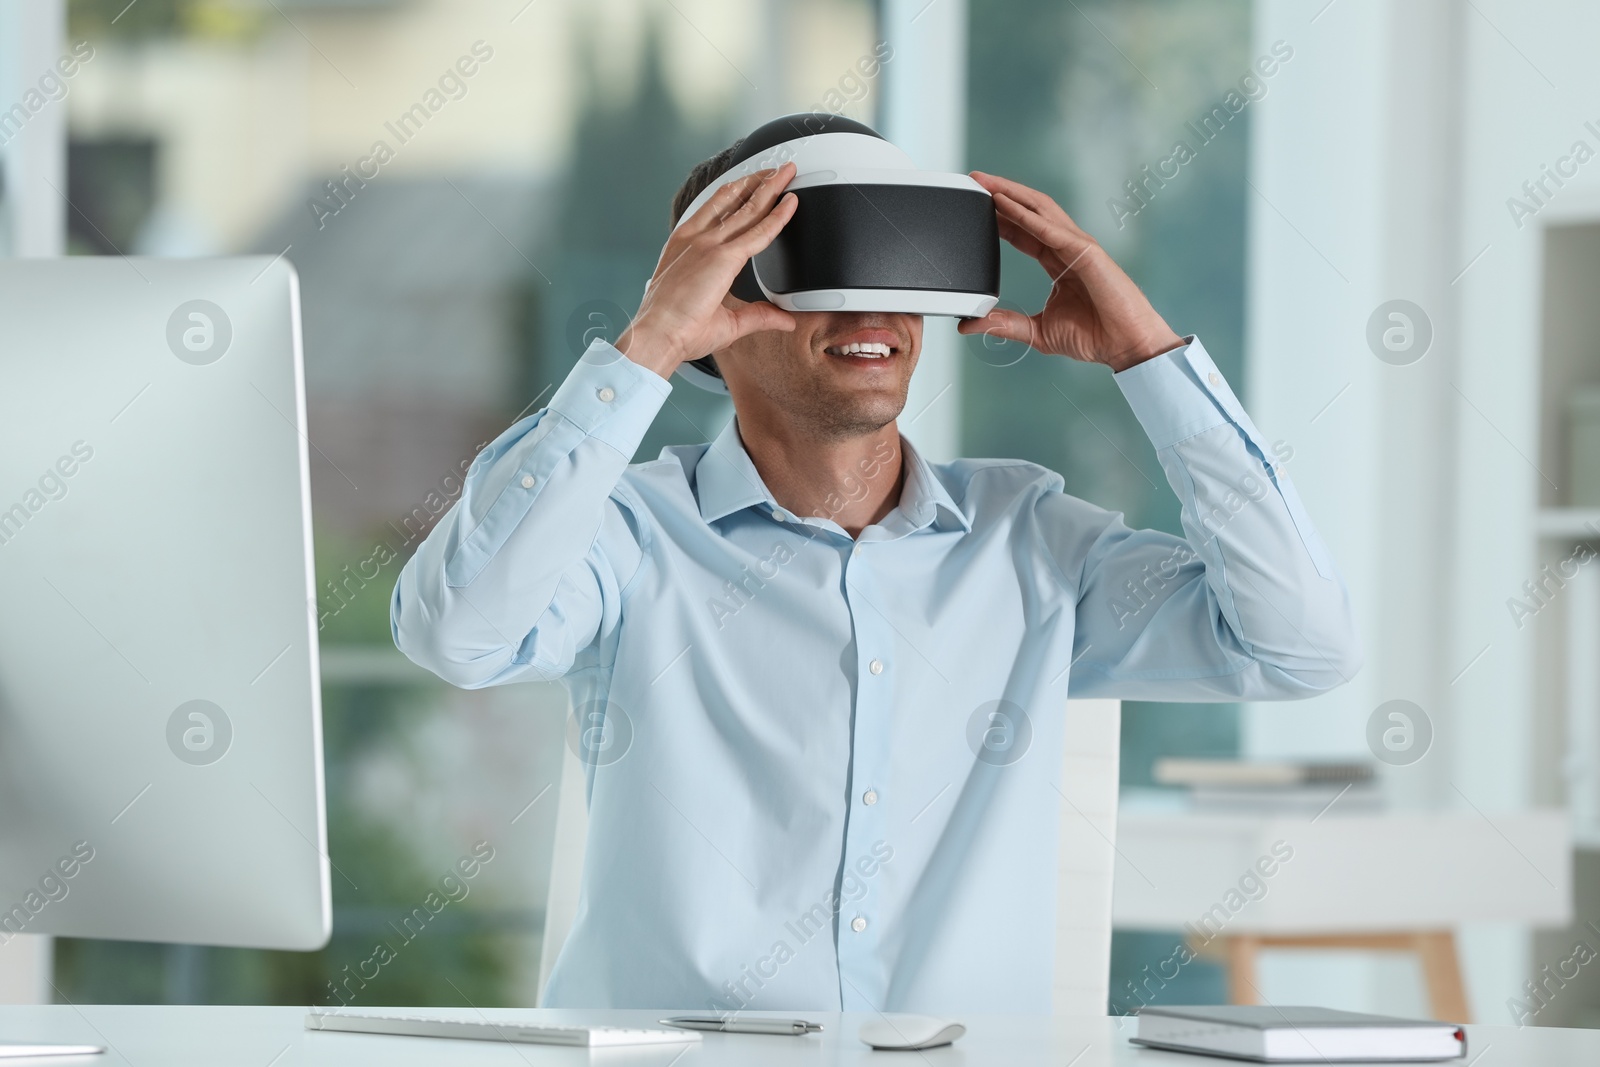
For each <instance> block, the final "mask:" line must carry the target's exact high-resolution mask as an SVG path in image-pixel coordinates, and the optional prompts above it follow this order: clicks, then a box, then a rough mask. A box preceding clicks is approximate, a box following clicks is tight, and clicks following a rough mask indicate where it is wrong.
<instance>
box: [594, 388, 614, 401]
mask: <svg viewBox="0 0 1600 1067" xmlns="http://www.w3.org/2000/svg"><path fill="white" fill-rule="evenodd" d="M595 396H597V397H599V398H600V402H601V403H602V404H609V403H611V402H612V401H613V400H615V399H616V398H617V391H616V390H615V389H613V388H611V386H609V385H605V386H601V387H600V391H599V392H597V393H595Z"/></svg>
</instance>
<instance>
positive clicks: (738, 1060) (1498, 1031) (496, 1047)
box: [0, 1004, 1600, 1067]
mask: <svg viewBox="0 0 1600 1067" xmlns="http://www.w3.org/2000/svg"><path fill="white" fill-rule="evenodd" d="M369 1010H373V1011H380V1010H385V1009H381V1008H377V1007H374V1008H371V1009H369ZM387 1010H391V1011H404V1010H406V1009H387ZM445 1011H446V1009H429V1012H430V1014H432V1013H434V1012H438V1013H440V1014H443V1013H444V1012H445ZM485 1014H486V1015H487V1016H488V1017H490V1018H494V1019H509V1018H519V1019H529V1018H531V1019H536V1020H538V1021H541V1022H547V1021H548V1022H560V1023H572V1022H586V1023H612V1024H620V1025H628V1026H642V1025H651V1024H653V1023H654V1021H655V1020H656V1019H657V1018H659V1017H660V1016H661V1015H663V1014H665V1013H663V1012H649V1011H612V1012H608V1011H588V1012H580V1011H538V1010H532V1009H529V1010H520V1011H515V1010H505V1009H488V1010H487V1011H486V1012H485ZM799 1014H802V1015H804V1016H806V1017H807V1018H811V1019H814V1020H816V1021H817V1022H820V1023H822V1024H823V1027H824V1030H823V1032H822V1033H821V1034H813V1035H811V1036H809V1037H764V1036H756V1035H750V1034H707V1035H705V1040H704V1041H703V1042H701V1043H700V1044H698V1045H690V1046H687V1049H688V1051H687V1052H682V1055H681V1058H678V1059H676V1060H674V1057H679V1055H680V1052H681V1051H682V1049H683V1048H684V1047H685V1046H670V1047H669V1046H657V1047H650V1048H636V1049H602V1050H596V1051H595V1052H593V1053H591V1052H588V1051H586V1050H584V1049H573V1048H559V1047H555V1046H550V1045H500V1044H496V1043H493V1042H488V1041H441V1040H438V1039H435V1038H405V1037H378V1036H372V1035H366V1034H336V1033H308V1032H307V1031H306V1030H304V1029H303V1028H302V1020H303V1019H304V1018H305V1009H304V1008H256V1007H250V1008H233V1007H217V1008H211V1007H140V1006H129V1005H86V1006H84V1007H82V1008H74V1007H69V1006H67V1005H61V1004H52V1005H48V1006H44V1007H4V1008H0V1039H5V1040H19V1039H28V1040H42V1041H62V1042H65V1041H76V1042H94V1043H96V1044H101V1045H107V1046H109V1048H108V1051H107V1053H106V1054H105V1055H104V1056H90V1057H83V1058H75V1059H61V1060H58V1061H27V1062H31V1063H40V1062H52V1063H57V1064H59V1067H69V1065H70V1067H82V1065H89V1067H123V1065H133V1067H217V1065H218V1064H231V1065H240V1067H269V1065H271V1067H306V1065H316V1064H328V1065H335V1064H336V1065H338V1067H360V1065H362V1064H368V1063H371V1064H382V1065H383V1067H409V1065H412V1064H437V1063H451V1064H498V1065H504V1067H533V1065H537V1064H573V1065H576V1064H591V1063H611V1064H623V1063H627V1064H629V1065H633V1064H639V1065H649V1067H667V1065H668V1064H673V1065H674V1067H693V1065H695V1064H711V1065H722V1064H727V1065H729V1067H732V1065H738V1067H747V1065H749V1064H761V1065H763V1067H766V1065H768V1064H775V1065H779V1067H781V1065H783V1064H797V1065H798V1064H804V1065H806V1067H822V1065H828V1067H831V1065H834V1064H875V1065H877V1067H884V1065H889V1067H912V1065H915V1067H939V1065H958V1064H959V1065H961V1067H977V1065H979V1064H995V1065H997V1067H1027V1065H1031V1064H1050V1065H1053V1067H1065V1065H1066V1064H1071V1065H1072V1067H1105V1065H1108V1064H1130V1065H1144V1064H1151V1065H1160V1064H1171V1065H1174V1067H1176V1065H1180V1064H1181V1065H1183V1067H1201V1065H1203V1064H1207V1063H1217V1064H1226V1063H1229V1062H1235V1061H1229V1060H1211V1059H1206V1058H1200V1057H1195V1056H1188V1055H1182V1054H1177V1053H1164V1052H1153V1051H1150V1050H1148V1049H1141V1048H1138V1047H1137V1046H1134V1045H1130V1044H1128V1040H1127V1039H1128V1037H1129V1036H1131V1035H1132V1033H1133V1021H1132V1020H1131V1019H1115V1018H1110V1019H1108V1018H1095V1019H1057V1018H1049V1017H1044V1016H1024V1015H1013V1016H1004V1015H987V1016H980V1015H975V1016H969V1017H967V1018H965V1019H963V1020H962V1021H963V1022H965V1023H966V1024H967V1034H966V1036H965V1037H963V1038H962V1039H961V1040H960V1041H957V1042H956V1043H955V1044H954V1045H952V1046H948V1047H946V1048H941V1049H932V1050H929V1051H927V1052H923V1053H920V1054H917V1055H912V1054H909V1053H895V1052H873V1051H871V1050H870V1049H868V1048H867V1047H866V1046H865V1045H863V1044H861V1043H860V1042H859V1041H858V1040H857V1039H856V1036H855V1035H856V1029H857V1027H859V1026H860V1024H861V1022H862V1021H863V1020H865V1019H866V1018H868V1016H865V1015H854V1014H847V1015H843V1016H841V1015H835V1014H827V1013H820V1012H803V1013H799ZM459 1015H460V1017H461V1018H481V1016H479V1015H477V1013H475V1012H473V1011H471V1010H467V1011H462V1012H460V1013H459ZM1467 1042H1468V1059H1467V1060H1464V1061H1452V1062H1458V1063H1467V1062H1470V1061H1472V1060H1473V1059H1474V1058H1475V1057H1477V1056H1478V1055H1480V1054H1481V1053H1482V1052H1484V1051H1485V1050H1486V1049H1488V1048H1490V1047H1491V1046H1492V1047H1493V1050H1494V1051H1493V1052H1492V1053H1491V1054H1490V1055H1489V1057H1488V1058H1487V1059H1485V1060H1484V1061H1483V1062H1484V1064H1485V1067H1489V1065H1491V1064H1492V1067H1551V1065H1555V1064H1581V1063H1600V1030H1558V1029H1555V1028H1552V1027H1527V1028H1525V1029H1521V1030H1519V1029H1517V1028H1516V1027H1511V1026H1470V1027H1468V1028H1467Z"/></svg>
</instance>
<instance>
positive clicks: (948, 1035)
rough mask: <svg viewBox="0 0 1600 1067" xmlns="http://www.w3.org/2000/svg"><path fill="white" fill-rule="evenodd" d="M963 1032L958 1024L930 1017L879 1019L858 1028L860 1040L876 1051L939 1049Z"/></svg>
mask: <svg viewBox="0 0 1600 1067" xmlns="http://www.w3.org/2000/svg"><path fill="white" fill-rule="evenodd" d="M966 1032H967V1028H966V1027H965V1026H962V1025H961V1024H960V1023H958V1022H955V1021H954V1020H951V1019H939V1018H935V1017H934V1016H932V1015H880V1016H878V1017H877V1018H876V1019H872V1020H870V1021H868V1022H864V1023H862V1024H861V1040H862V1041H864V1042H866V1043H867V1044H869V1045H871V1046H872V1047H873V1048H877V1049H920V1048H938V1047H939V1046H940V1045H948V1044H950V1042H952V1041H954V1040H955V1039H956V1038H958V1037H960V1036H961V1035H962V1034H964V1033H966Z"/></svg>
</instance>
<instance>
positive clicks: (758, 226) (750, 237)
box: [728, 193, 800, 259]
mask: <svg viewBox="0 0 1600 1067" xmlns="http://www.w3.org/2000/svg"><path fill="white" fill-rule="evenodd" d="M799 205H800V198H799V197H798V196H796V195H795V194H793V193H784V194H783V196H781V197H779V198H778V202H777V203H776V204H774V205H772V208H771V210H769V211H768V212H767V213H766V216H765V217H764V218H762V219H760V220H759V221H758V222H756V223H755V224H753V225H752V226H750V227H749V228H747V229H746V230H745V231H744V232H743V233H741V234H739V235H738V236H737V237H735V238H734V239H733V240H731V241H729V242H728V247H729V248H732V249H733V250H734V251H736V252H738V253H739V254H740V255H741V256H743V257H744V258H745V259H749V258H750V257H751V256H753V255H755V254H756V253H757V252H760V251H761V250H762V249H763V248H766V247H767V246H768V245H769V244H771V243H772V239H773V238H774V237H777V236H778V231H779V230H781V229H783V227H784V225H785V224H786V223H787V222H788V221H789V220H790V219H791V218H793V217H794V213H795V210H796V209H797V208H798V207H799Z"/></svg>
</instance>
